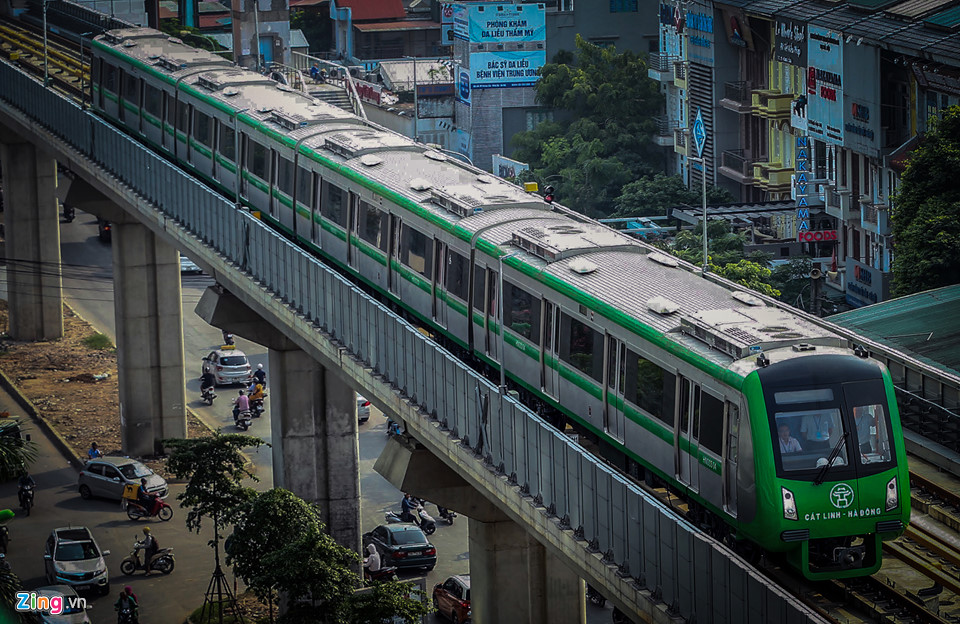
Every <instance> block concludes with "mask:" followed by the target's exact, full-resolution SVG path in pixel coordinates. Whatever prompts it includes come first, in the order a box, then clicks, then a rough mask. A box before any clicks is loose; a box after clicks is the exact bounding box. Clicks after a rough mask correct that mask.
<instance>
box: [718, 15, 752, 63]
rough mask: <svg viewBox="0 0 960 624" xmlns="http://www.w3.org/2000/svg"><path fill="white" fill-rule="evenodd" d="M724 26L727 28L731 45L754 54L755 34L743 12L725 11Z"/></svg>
mask: <svg viewBox="0 0 960 624" xmlns="http://www.w3.org/2000/svg"><path fill="white" fill-rule="evenodd" d="M723 25H724V26H726V28H727V40H728V41H729V42H730V44H731V45H735V46H737V47H738V48H746V49H748V50H750V51H751V52H753V33H752V32H750V23H749V22H748V21H747V16H746V15H744V14H743V11H738V10H736V9H723Z"/></svg>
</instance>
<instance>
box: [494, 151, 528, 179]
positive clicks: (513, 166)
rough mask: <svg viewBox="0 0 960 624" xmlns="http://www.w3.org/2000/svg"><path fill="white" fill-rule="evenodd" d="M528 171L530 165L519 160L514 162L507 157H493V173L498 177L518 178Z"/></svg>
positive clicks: (496, 155) (498, 155) (495, 155)
mask: <svg viewBox="0 0 960 624" xmlns="http://www.w3.org/2000/svg"><path fill="white" fill-rule="evenodd" d="M528 169H530V165H528V164H527V163H523V162H520V161H519V160H513V159H512V158H507V157H506V156H501V155H500V154H494V155H493V169H492V171H493V173H494V175H496V176H499V177H501V178H507V179H512V178H515V177H517V176H518V175H519V174H520V172H521V171H527V170H528Z"/></svg>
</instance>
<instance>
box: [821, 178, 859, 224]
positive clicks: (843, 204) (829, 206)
mask: <svg viewBox="0 0 960 624" xmlns="http://www.w3.org/2000/svg"><path fill="white" fill-rule="evenodd" d="M824 199H825V206H824V207H825V208H826V213H827V214H828V215H830V216H833V217H836V218H837V219H839V220H840V221H841V223H857V222H859V221H860V206H859V205H855V204H856V202H854V201H853V197H852V194H851V193H850V191H848V190H846V189H838V188H836V187H834V186H832V185H831V186H827V187H826V189H825V193H824Z"/></svg>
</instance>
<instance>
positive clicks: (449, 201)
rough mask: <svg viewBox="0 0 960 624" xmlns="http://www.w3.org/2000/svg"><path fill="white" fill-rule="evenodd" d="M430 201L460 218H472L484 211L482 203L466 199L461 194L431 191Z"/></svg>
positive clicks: (437, 190)
mask: <svg viewBox="0 0 960 624" xmlns="http://www.w3.org/2000/svg"><path fill="white" fill-rule="evenodd" d="M430 201H432V202H433V203H435V204H436V205H438V206H440V207H441V208H443V209H444V210H446V211H447V212H452V213H453V214H455V215H457V216H459V217H463V218H466V217H470V216H473V215H475V214H476V213H478V212H482V211H483V206H481V205H480V201H479V200H477V199H476V198H473V197H466V196H464V195H461V194H456V193H448V192H446V191H444V190H441V189H437V188H435V189H431V190H430Z"/></svg>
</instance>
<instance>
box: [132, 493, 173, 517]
mask: <svg viewBox="0 0 960 624" xmlns="http://www.w3.org/2000/svg"><path fill="white" fill-rule="evenodd" d="M123 505H124V507H125V508H126V511H127V517H128V518H130V519H131V520H139V519H140V518H153V517H157V518H160V519H161V520H163V521H164V522H166V521H168V520H170V518H172V517H173V507H171V506H170V505H168V504H167V503H166V501H163V500H160V499H157V505H156V509H157V510H156V512H155V513H150V512H148V511H147V508H146V507H144V506H143V505H141V504H140V503H138V502H137V501H133V500H129V499H126V498H125V499H123Z"/></svg>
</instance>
